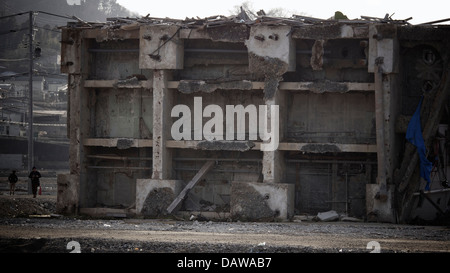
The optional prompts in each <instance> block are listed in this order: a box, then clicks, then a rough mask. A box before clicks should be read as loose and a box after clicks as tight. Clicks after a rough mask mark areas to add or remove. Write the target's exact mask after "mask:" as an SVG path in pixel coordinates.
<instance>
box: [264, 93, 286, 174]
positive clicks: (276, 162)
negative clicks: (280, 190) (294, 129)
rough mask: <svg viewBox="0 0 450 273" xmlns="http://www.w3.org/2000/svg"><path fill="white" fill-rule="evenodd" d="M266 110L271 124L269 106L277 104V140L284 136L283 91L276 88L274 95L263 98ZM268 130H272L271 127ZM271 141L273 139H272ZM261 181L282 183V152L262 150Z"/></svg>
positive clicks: (283, 167)
mask: <svg viewBox="0 0 450 273" xmlns="http://www.w3.org/2000/svg"><path fill="white" fill-rule="evenodd" d="M265 102H266V105H267V111H268V117H269V118H268V122H269V124H271V120H272V118H274V117H272V116H271V114H270V107H271V106H272V105H279V106H280V107H279V117H278V130H279V131H278V140H277V141H278V142H280V141H281V140H282V139H283V136H284V124H285V122H284V120H285V116H286V115H285V112H284V109H285V107H283V106H284V105H285V104H284V92H283V91H282V90H279V89H277V90H276V92H275V94H274V96H273V97H271V98H267V99H266V100H265ZM270 130H273V129H272V128H271V129H270ZM272 135H273V134H272ZM272 141H273V140H272ZM262 162H263V163H262V164H263V166H262V173H263V182H267V183H282V182H283V180H284V169H285V162H284V152H283V151H280V150H278V148H277V149H275V150H274V151H263V161H262Z"/></svg>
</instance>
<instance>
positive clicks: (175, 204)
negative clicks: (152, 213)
mask: <svg viewBox="0 0 450 273" xmlns="http://www.w3.org/2000/svg"><path fill="white" fill-rule="evenodd" d="M215 164H216V161H214V160H208V161H206V162H205V164H203V166H202V168H201V169H200V170H199V171H198V173H196V174H195V176H194V178H192V180H191V181H190V182H189V183H188V184H187V185H186V187H184V189H183V190H182V191H181V192H180V194H179V195H178V196H177V197H176V198H175V199H174V200H173V202H172V204H170V206H169V207H168V208H167V212H169V213H172V212H173V211H174V210H175V208H177V207H178V205H179V204H180V203H181V201H183V200H184V198H185V197H186V195H187V194H188V193H189V191H190V190H191V189H192V188H193V187H194V186H195V184H197V182H198V181H200V180H201V179H202V178H203V177H204V176H205V175H206V174H207V173H208V171H209V170H211V169H212V168H213V167H214V165H215Z"/></svg>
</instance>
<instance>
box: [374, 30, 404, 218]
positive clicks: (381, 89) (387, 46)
mask: <svg viewBox="0 0 450 273" xmlns="http://www.w3.org/2000/svg"><path fill="white" fill-rule="evenodd" d="M398 58H399V49H398V40H397V32H396V26H384V25H371V26H370V28H369V68H368V69H369V72H373V73H374V76H375V77H374V78H375V122H376V138H377V163H378V175H377V184H368V185H367V186H366V207H367V213H368V215H371V216H373V215H375V218H376V220H377V221H385V222H394V221H395V217H394V214H393V209H392V198H393V193H392V192H393V190H394V186H393V185H392V181H393V180H392V176H393V172H394V168H395V167H396V162H395V160H394V159H395V154H396V151H397V149H398V145H397V144H398V141H397V137H396V134H395V120H396V117H397V115H398V113H399V111H400V108H399V103H398V101H399V97H400V92H399V91H398V90H397V87H398V86H397V82H398V81H397V78H398Z"/></svg>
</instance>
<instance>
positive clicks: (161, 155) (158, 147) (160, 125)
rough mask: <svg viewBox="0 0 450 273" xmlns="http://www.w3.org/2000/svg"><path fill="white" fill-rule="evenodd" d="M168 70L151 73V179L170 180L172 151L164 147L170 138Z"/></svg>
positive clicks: (170, 101)
mask: <svg viewBox="0 0 450 273" xmlns="http://www.w3.org/2000/svg"><path fill="white" fill-rule="evenodd" d="M170 76H171V73H170V71H168V70H155V71H154V72H153V174H152V178H153V179H170V178H171V176H172V151H171V149H169V148H167V147H166V141H167V139H168V138H169V136H170V125H171V122H170V121H171V118H170V112H171V109H172V107H171V106H172V104H173V103H172V101H173V96H172V91H171V90H170V89H168V88H167V81H168V80H169V77H170Z"/></svg>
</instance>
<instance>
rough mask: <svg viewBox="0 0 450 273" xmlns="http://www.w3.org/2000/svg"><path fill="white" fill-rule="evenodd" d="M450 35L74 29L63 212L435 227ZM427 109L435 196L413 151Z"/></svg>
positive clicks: (316, 29)
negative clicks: (342, 216) (335, 218)
mask: <svg viewBox="0 0 450 273" xmlns="http://www.w3.org/2000/svg"><path fill="white" fill-rule="evenodd" d="M449 34H450V29H449V28H448V27H447V26H444V25H432V24H427V25H417V26H415V25H410V24H408V23H407V21H406V20H392V19H374V18H363V19H361V20H319V19H315V18H308V17H301V16H293V17H292V18H273V17H267V16H261V17H259V18H257V19H256V20H249V19H248V18H246V17H245V16H242V15H241V16H235V17H223V16H214V17H211V18H205V19H186V20H174V19H160V18H149V17H145V18H141V19H129V18H127V19H124V18H113V19H109V21H108V22H106V23H101V24H99V23H86V22H79V23H70V24H68V25H67V26H66V27H63V28H62V62H61V70H62V72H63V73H67V74H68V80H69V114H68V135H69V137H70V174H65V175H60V176H59V177H58V202H57V204H58V205H57V207H58V210H59V212H62V213H90V212H95V213H105V214H108V213H115V214H117V213H120V214H126V215H144V216H149V217H160V216H164V215H167V214H169V213H176V212H183V211H190V212H191V213H194V212H203V213H207V212H211V213H212V214H215V215H218V216H219V217H230V218H232V219H244V220H252V221H253V220H264V221H271V220H286V219H290V218H292V217H293V216H294V215H295V214H304V213H308V214H316V213H318V212H322V211H328V210H335V211H338V212H340V213H346V214H347V215H349V216H354V217H359V218H363V219H366V220H368V221H384V222H406V221H409V220H411V219H413V218H414V217H416V216H417V215H419V216H421V217H424V218H426V217H428V216H429V215H431V216H430V217H431V218H434V217H435V216H436V214H437V213H438V214H439V213H445V210H446V209H447V208H448V206H449V193H448V191H447V190H446V188H445V187H444V184H445V183H444V181H443V180H445V179H444V178H445V176H444V175H445V174H446V169H447V164H448V163H449V162H448V161H447V154H448V151H447V149H446V145H445V143H446V141H447V139H448V135H447V124H448V122H450V120H449V119H448V116H449V111H448V105H449V104H448V93H449V87H448V77H447V73H448V61H449V60H448V58H449V54H448V48H450V47H449V46H450V44H449V37H450V35H449ZM422 97H423V102H422V104H421V105H422V106H421V118H422V128H423V137H424V140H425V144H426V146H427V148H428V149H429V151H430V155H431V154H432V153H434V152H437V154H438V156H439V159H440V161H439V165H438V164H436V166H439V167H438V169H439V170H438V173H437V174H436V175H434V177H438V180H439V181H438V182H434V183H432V185H431V186H432V188H431V191H428V192H427V193H424V192H423V191H421V190H423V188H424V182H423V179H421V177H420V174H419V173H420V172H419V165H420V164H419V156H418V155H417V152H416V147H415V146H414V145H412V144H411V143H409V142H408V141H406V140H405V133H406V130H407V126H408V123H409V120H410V119H411V116H412V115H413V113H414V112H415V110H416V107H417V106H418V105H419V102H421V98H422ZM273 106H278V108H275V109H277V110H278V111H270V109H274V108H273ZM220 110H223V111H220ZM261 117H263V118H261ZM261 129H264V130H266V134H264V133H261ZM269 132H270V133H269ZM274 132H275V133H276V134H274ZM438 133H440V134H438ZM268 134H269V135H270V137H269V138H268V137H267V135H268ZM270 143H271V144H270ZM265 145H266V146H265ZM267 145H269V146H270V145H273V146H271V147H272V149H270V147H269V148H267ZM434 147H438V149H437V150H435V149H434ZM432 175H433V173H432ZM432 192H434V194H433V193H432ZM423 196H425V197H426V198H427V199H428V201H429V202H427V201H425V202H421V201H422V197H423ZM430 204H431V205H430ZM428 205H430V206H431V208H430V207H428V208H425V207H426V206H428ZM424 215H425V216H424ZM426 215H428V216H426Z"/></svg>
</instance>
